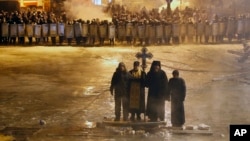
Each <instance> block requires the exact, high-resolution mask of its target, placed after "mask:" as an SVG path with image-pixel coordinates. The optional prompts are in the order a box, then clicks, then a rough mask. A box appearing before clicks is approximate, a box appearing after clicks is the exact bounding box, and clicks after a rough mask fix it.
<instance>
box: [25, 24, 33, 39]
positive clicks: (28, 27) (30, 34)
mask: <svg viewBox="0 0 250 141" xmlns="http://www.w3.org/2000/svg"><path fill="white" fill-rule="evenodd" d="M25 28H26V36H28V37H33V35H34V30H33V28H34V27H33V25H32V24H26V25H25Z"/></svg>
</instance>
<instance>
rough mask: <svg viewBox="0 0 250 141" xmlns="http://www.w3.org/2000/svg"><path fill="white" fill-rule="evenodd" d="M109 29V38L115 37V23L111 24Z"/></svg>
mask: <svg viewBox="0 0 250 141" xmlns="http://www.w3.org/2000/svg"><path fill="white" fill-rule="evenodd" d="M108 29H109V30H108V34H109V35H108V36H109V39H113V38H115V25H109V28H108Z"/></svg>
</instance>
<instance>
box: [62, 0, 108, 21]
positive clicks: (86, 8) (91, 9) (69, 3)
mask: <svg viewBox="0 0 250 141" xmlns="http://www.w3.org/2000/svg"><path fill="white" fill-rule="evenodd" d="M64 9H65V12H66V13H67V17H68V18H69V19H83V20H91V19H96V18H99V19H100V20H110V19H111V17H109V16H108V15H107V14H105V13H104V12H103V9H102V7H101V6H97V5H94V4H93V3H92V0H66V1H65V2H64Z"/></svg>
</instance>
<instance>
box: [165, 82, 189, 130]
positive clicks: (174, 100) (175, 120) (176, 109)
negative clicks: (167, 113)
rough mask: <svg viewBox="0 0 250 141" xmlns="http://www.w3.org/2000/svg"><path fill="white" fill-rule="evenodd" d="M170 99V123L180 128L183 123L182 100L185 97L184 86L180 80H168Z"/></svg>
mask: <svg viewBox="0 0 250 141" xmlns="http://www.w3.org/2000/svg"><path fill="white" fill-rule="evenodd" d="M169 90H170V98H171V123H172V126H182V125H183V124H184V123H185V111H184V100H185V97H186V85H185V81H184V80H183V79H182V78H171V79H170V80H169Z"/></svg>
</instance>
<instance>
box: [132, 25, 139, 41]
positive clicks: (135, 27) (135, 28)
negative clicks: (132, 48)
mask: <svg viewBox="0 0 250 141" xmlns="http://www.w3.org/2000/svg"><path fill="white" fill-rule="evenodd" d="M132 36H133V37H134V38H137V37H138V28H137V24H134V25H133V29H132Z"/></svg>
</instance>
